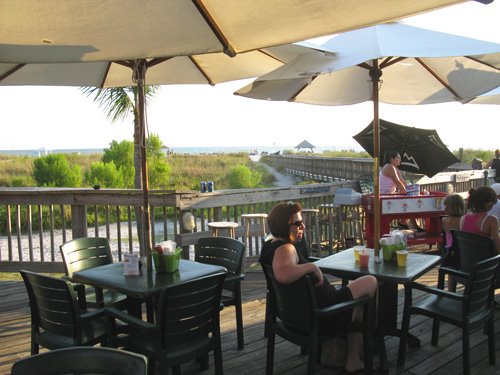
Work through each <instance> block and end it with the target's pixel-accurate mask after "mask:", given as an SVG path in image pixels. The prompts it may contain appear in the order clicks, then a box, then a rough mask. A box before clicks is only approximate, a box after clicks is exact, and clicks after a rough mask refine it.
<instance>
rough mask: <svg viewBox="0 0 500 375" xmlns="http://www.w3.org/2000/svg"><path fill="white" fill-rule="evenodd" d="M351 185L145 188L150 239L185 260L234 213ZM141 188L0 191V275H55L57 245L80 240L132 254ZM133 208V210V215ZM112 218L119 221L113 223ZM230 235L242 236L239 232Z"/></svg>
mask: <svg viewBox="0 0 500 375" xmlns="http://www.w3.org/2000/svg"><path fill="white" fill-rule="evenodd" d="M357 185H358V184H357V182H356V181H343V182H337V183H322V184H313V185H304V186H290V187H285V188H283V187H281V188H266V189H252V190H250V189H249V190H247V189H239V190H225V191H215V192H212V193H200V192H197V191H151V192H150V198H149V202H150V205H151V222H152V223H154V225H152V228H151V232H152V236H153V238H154V242H155V243H157V242H160V241H163V240H166V239H171V240H174V241H176V242H177V244H178V245H179V246H181V247H183V248H184V249H185V252H184V254H183V256H184V257H185V258H188V257H189V256H190V250H192V248H190V246H192V245H194V244H195V243H196V242H197V241H198V239H199V238H201V237H207V236H210V232H209V230H208V222H210V221H221V220H222V221H235V222H238V223H240V224H241V214H244V213H258V212H269V211H270V209H271V207H272V206H273V205H274V204H276V203H277V202H280V201H288V200H293V201H298V202H300V203H301V204H302V205H303V206H304V207H317V206H318V205H320V204H323V203H332V201H333V196H334V194H335V190H336V189H337V188H339V187H349V188H353V189H356V188H357ZM141 194H142V192H141V191H140V190H114V189H102V190H93V189H58V188H2V189H0V206H1V208H2V209H3V212H4V214H2V215H1V216H0V271H18V270H19V269H22V268H25V269H31V270H35V271H44V272H62V271H63V266H62V263H61V257H60V253H59V246H60V245H61V244H63V243H64V242H66V241H69V240H71V239H72V238H76V237H82V236H99V237H106V238H108V239H109V240H110V243H111V246H112V250H113V255H114V257H115V258H116V259H117V260H120V259H122V255H123V253H126V252H134V251H139V247H140V244H139V239H138V235H137V223H136V220H135V217H136V216H137V214H136V212H138V213H139V217H140V208H141V203H142V196H141ZM137 210H139V211H137ZM184 212H191V213H192V214H193V215H194V217H195V222H196V228H195V230H194V231H193V232H188V231H186V230H185V229H184V227H183V223H182V216H183V214H184ZM117 217H119V218H120V220H116V218H117ZM236 236H237V237H238V238H242V236H243V228H242V226H241V225H240V227H239V228H238V229H237V232H236ZM260 245H261V239H260V238H252V239H251V240H250V241H248V255H249V256H256V255H258V254H259V252H260Z"/></svg>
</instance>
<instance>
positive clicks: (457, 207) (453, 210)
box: [444, 194, 465, 217]
mask: <svg viewBox="0 0 500 375" xmlns="http://www.w3.org/2000/svg"><path fill="white" fill-rule="evenodd" d="M444 207H445V212H446V214H447V215H448V216H456V217H460V216H463V214H464V213H465V201H464V199H463V198H462V196H461V195H459V194H451V195H448V196H447V197H446V198H445V199H444Z"/></svg>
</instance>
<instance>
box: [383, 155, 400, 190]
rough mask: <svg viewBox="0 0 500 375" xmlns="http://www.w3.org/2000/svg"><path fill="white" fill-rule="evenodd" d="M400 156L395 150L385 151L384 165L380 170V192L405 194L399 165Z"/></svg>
mask: <svg viewBox="0 0 500 375" xmlns="http://www.w3.org/2000/svg"><path fill="white" fill-rule="evenodd" d="M400 164H401V156H400V155H399V152H397V151H387V152H386V153H385V156H384V166H383V167H382V169H381V170H380V174H379V181H380V194H396V193H398V192H399V193H400V194H406V182H405V180H403V177H401V173H400V172H399V168H398V167H399V165H400Z"/></svg>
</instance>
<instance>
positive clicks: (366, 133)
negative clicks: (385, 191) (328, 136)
mask: <svg viewBox="0 0 500 375" xmlns="http://www.w3.org/2000/svg"><path fill="white" fill-rule="evenodd" d="M379 121H380V155H381V158H380V166H382V164H383V161H382V159H383V157H382V156H383V155H384V154H385V152H387V151H391V150H394V151H397V152H399V154H400V155H401V165H400V167H399V168H400V169H401V170H403V171H407V172H412V173H419V174H424V175H426V176H428V177H432V176H434V175H435V174H436V173H439V172H441V171H442V170H443V169H445V168H446V167H448V166H450V165H451V164H454V163H457V162H459V160H458V159H457V158H456V156H455V155H453V153H452V152H451V151H450V150H449V149H448V148H447V147H446V145H445V144H444V143H443V141H442V140H441V138H439V135H438V133H437V131H436V130H434V129H421V128H414V127H410V126H403V125H399V124H395V123H393V122H389V121H385V120H382V119H380V120H379ZM353 138H354V139H355V140H356V141H357V142H358V143H359V144H360V145H361V147H363V148H364V149H365V150H366V152H368V153H369V154H370V155H371V156H372V157H374V156H375V153H374V149H373V122H372V123H370V125H368V126H367V127H366V128H365V129H363V130H362V131H361V132H360V133H358V134H356V135H355V136H354V137H353Z"/></svg>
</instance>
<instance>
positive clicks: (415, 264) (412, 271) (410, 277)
mask: <svg viewBox="0 0 500 375" xmlns="http://www.w3.org/2000/svg"><path fill="white" fill-rule="evenodd" d="M367 250H368V251H369V252H370V261H369V263H368V267H360V265H359V262H356V261H355V260H354V250H353V249H352V248H351V249H347V250H344V251H341V252H339V253H336V254H333V255H330V256H328V257H326V258H323V259H320V260H318V261H316V262H315V263H316V264H317V265H318V267H319V268H320V269H321V271H323V272H324V273H325V274H330V275H334V276H337V277H340V278H342V279H344V280H347V279H349V280H353V279H356V278H358V277H360V276H363V275H373V276H375V277H376V278H377V280H378V284H379V289H378V296H377V297H378V303H377V330H378V333H379V334H380V335H381V336H400V334H401V330H400V329H398V328H397V310H398V284H403V285H404V286H405V288H406V287H407V285H408V284H409V283H411V282H412V281H414V280H416V279H418V278H419V277H420V276H422V275H423V274H425V273H426V272H428V271H429V270H431V269H432V268H434V267H435V266H436V265H438V264H439V263H440V262H441V257H440V256H437V255H429V254H418V253H408V259H407V263H406V267H399V266H398V265H397V263H396V262H384V261H382V262H381V263H375V262H374V256H373V249H367ZM408 339H409V340H408V343H409V344H410V345H411V346H418V345H419V344H420V343H419V341H418V339H417V338H416V337H409V338H408ZM383 367H384V366H383Z"/></svg>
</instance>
